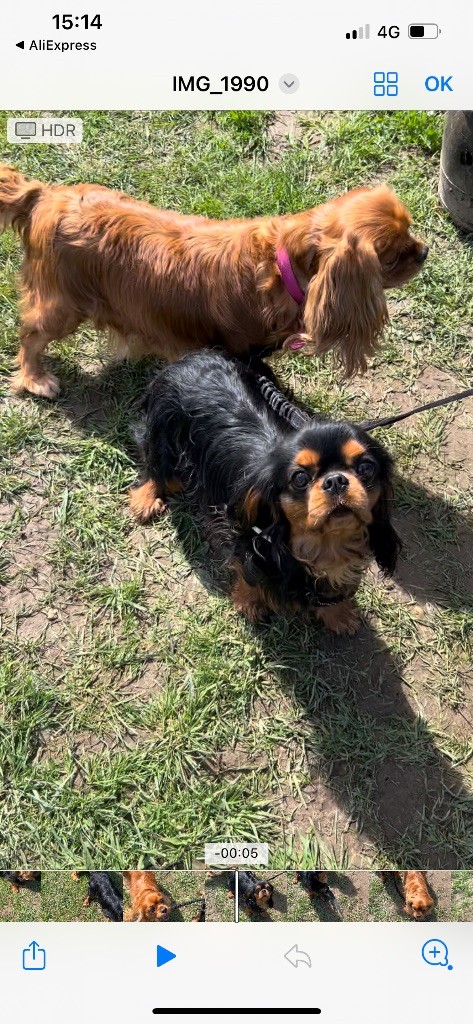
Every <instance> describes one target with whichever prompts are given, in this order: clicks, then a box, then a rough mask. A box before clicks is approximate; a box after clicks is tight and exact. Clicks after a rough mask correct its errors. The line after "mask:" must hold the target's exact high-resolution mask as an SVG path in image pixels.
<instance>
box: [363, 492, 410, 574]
mask: <svg viewBox="0 0 473 1024" xmlns="http://www.w3.org/2000/svg"><path fill="white" fill-rule="evenodd" d="M391 500H392V487H391V484H385V485H384V487H383V491H382V493H381V496H380V497H379V498H378V501H377V502H376V505H375V506H374V508H373V519H372V522H371V523H370V526H369V527H368V533H369V545H370V548H371V550H372V552H373V554H374V557H375V559H376V561H377V563H378V565H379V568H380V569H381V570H382V571H383V572H384V573H385V574H386V576H392V574H393V572H394V570H395V568H396V564H397V560H398V556H399V554H400V552H401V549H402V542H401V538H400V537H399V536H398V534H397V533H396V531H395V529H394V526H393V525H392V523H391V519H390V515H389V504H390V502H391Z"/></svg>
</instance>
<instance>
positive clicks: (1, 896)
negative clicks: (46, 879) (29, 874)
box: [0, 878, 41, 924]
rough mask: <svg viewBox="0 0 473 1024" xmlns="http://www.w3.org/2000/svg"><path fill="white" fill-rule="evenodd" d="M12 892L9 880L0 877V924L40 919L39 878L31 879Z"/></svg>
mask: <svg viewBox="0 0 473 1024" xmlns="http://www.w3.org/2000/svg"><path fill="white" fill-rule="evenodd" d="M18 888H19V892H13V889H12V887H11V885H10V883H9V882H7V881H6V879H5V878H0V924H1V923H2V922H5V921H41V880H40V879H39V878H38V879H32V880H31V881H30V882H26V883H24V884H22V885H19V886H18Z"/></svg>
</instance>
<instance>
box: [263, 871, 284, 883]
mask: <svg viewBox="0 0 473 1024" xmlns="http://www.w3.org/2000/svg"><path fill="white" fill-rule="evenodd" d="M286 874H287V872H286V871H278V872H277V874H276V875H271V876H270V878H263V879H262V881H263V882H272V881H273V878H279V876H280V875H286Z"/></svg>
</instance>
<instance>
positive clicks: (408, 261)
mask: <svg viewBox="0 0 473 1024" xmlns="http://www.w3.org/2000/svg"><path fill="white" fill-rule="evenodd" d="M7 227H12V228H14V229H15V230H17V231H18V232H19V234H20V235H21V237H22V239H23V242H24V246H25V259H24V261H23V266H22V270H21V278H22V291H23V310H22V318H21V329H20V338H21V347H20V351H19V355H18V363H19V371H18V373H17V374H16V375H15V377H14V379H13V382H12V383H13V387H14V388H15V389H17V390H21V389H25V390H26V391H31V392H33V394H36V395H43V396H44V397H45V398H54V397H55V395H56V394H57V393H58V391H59V384H58V381H57V379H56V378H55V377H53V375H52V374H50V373H48V372H46V370H45V369H44V366H43V362H42V355H43V352H44V350H45V349H46V348H47V346H48V345H49V343H50V342H51V341H54V340H60V339H62V338H65V337H67V335H69V334H72V333H73V332H74V331H75V330H76V328H77V327H78V326H79V324H81V323H82V322H83V321H84V320H91V321H92V322H93V323H94V324H95V326H96V327H97V328H98V329H104V328H107V329H109V330H110V331H112V332H113V333H114V334H115V335H116V336H118V338H119V339H120V348H121V351H122V354H124V355H131V356H139V355H143V354H153V355H157V356H163V357H164V358H165V359H167V360H170V361H172V360H175V359H178V358H179V357H180V356H181V355H182V354H183V353H184V352H187V351H189V349H193V348H202V347H208V346H213V345H218V346H223V347H225V348H226V349H228V350H229V351H230V352H232V353H233V354H235V355H244V354H245V353H247V352H248V351H250V350H254V351H258V350H260V351H261V350H265V351H270V350H273V349H276V348H279V347H280V346H281V345H282V344H283V343H284V342H286V343H287V344H289V345H290V346H291V347H294V348H300V347H303V346H304V345H305V344H306V343H307V342H309V343H310V344H311V345H312V348H313V349H314V350H315V351H316V352H317V353H318V354H322V353H324V352H326V351H327V350H328V349H335V351H336V353H337V355H338V357H339V360H340V362H341V363H342V364H343V366H344V367H345V370H346V372H347V373H348V374H351V373H354V372H355V371H356V370H365V369H366V359H367V357H368V356H370V355H371V354H372V353H373V352H374V351H375V349H376V348H377V346H378V342H379V339H380V336H381V334H382V332H383V329H384V327H385V326H386V323H387V321H388V310H387V305H386V298H385V294H384V289H386V288H394V287H399V286H401V285H403V284H405V283H406V282H407V281H408V280H409V279H410V278H411V277H413V275H414V274H416V273H417V272H418V271H419V270H420V268H421V266H422V264H423V263H424V260H425V258H426V256H427V252H428V250H427V247H426V246H425V245H424V244H423V243H422V242H420V241H417V240H416V239H415V238H413V236H412V235H411V233H410V230H409V228H410V216H409V213H408V211H407V210H406V208H405V206H403V204H402V203H401V202H400V201H399V199H398V198H397V197H396V196H395V195H394V193H393V192H391V191H390V190H389V189H388V188H386V187H385V186H381V187H379V188H371V189H366V188H361V189H356V190H355V191H352V192H348V193H347V194H346V195H342V196H339V197H338V198H337V199H334V200H332V201H331V202H328V203H325V204H324V205H322V206H318V207H316V208H315V209H312V210H306V211H304V212H302V213H295V214H287V215H284V216H280V217H261V218H256V219H252V220H229V221H216V220H209V219H207V218H205V217H194V216H185V215H183V214H179V213H175V212H172V211H165V210H158V209H156V208H155V207H153V206H150V205H149V204H148V203H144V202H138V201H136V200H134V199H131V198H130V197H129V196H126V195H124V194H123V193H121V192H115V191H112V190H110V189H107V188H104V187H102V186H100V185H86V184H82V185H45V184H43V183H42V182H40V181H28V180H27V179H26V178H25V177H24V176H23V175H22V174H20V173H19V172H18V171H16V170H14V169H13V168H10V167H6V166H0V231H1V230H3V229H5V228H7ZM291 338H292V340H291ZM288 339H289V340H288Z"/></svg>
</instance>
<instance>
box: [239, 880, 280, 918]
mask: <svg viewBox="0 0 473 1024" xmlns="http://www.w3.org/2000/svg"><path fill="white" fill-rule="evenodd" d="M235 888H236V878H235V874H234V873H232V874H231V875H230V877H229V880H228V895H229V896H233V897H234V896H235ZM273 893H274V885H272V884H271V882H266V881H264V880H263V879H258V878H257V877H256V875H255V874H254V873H253V871H239V872H238V896H239V899H240V900H241V901H242V903H243V905H244V907H245V909H246V910H247V911H248V913H250V914H261V913H263V912H264V911H266V910H272V909H273V906H274V902H273Z"/></svg>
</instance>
